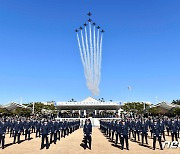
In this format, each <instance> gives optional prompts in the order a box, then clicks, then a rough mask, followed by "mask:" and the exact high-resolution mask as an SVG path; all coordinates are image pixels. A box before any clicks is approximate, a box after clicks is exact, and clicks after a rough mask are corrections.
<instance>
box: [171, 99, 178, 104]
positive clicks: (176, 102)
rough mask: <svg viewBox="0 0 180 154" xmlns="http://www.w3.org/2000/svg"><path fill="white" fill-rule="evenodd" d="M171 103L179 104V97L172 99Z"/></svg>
mask: <svg viewBox="0 0 180 154" xmlns="http://www.w3.org/2000/svg"><path fill="white" fill-rule="evenodd" d="M172 104H177V105H180V100H179V99H177V100H173V101H172Z"/></svg>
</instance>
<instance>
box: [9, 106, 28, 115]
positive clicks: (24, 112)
mask: <svg viewBox="0 0 180 154" xmlns="http://www.w3.org/2000/svg"><path fill="white" fill-rule="evenodd" d="M31 112H32V111H31V110H30V109H27V108H20V107H18V108H16V109H14V110H13V111H12V113H13V114H15V115H18V116H30V114H31Z"/></svg>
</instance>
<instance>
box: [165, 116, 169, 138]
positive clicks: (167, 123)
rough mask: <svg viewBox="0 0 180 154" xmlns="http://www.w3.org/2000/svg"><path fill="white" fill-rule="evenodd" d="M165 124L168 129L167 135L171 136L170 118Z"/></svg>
mask: <svg viewBox="0 0 180 154" xmlns="http://www.w3.org/2000/svg"><path fill="white" fill-rule="evenodd" d="M164 124H165V127H166V131H167V135H168V136H169V132H170V121H169V119H168V118H167V119H166V120H165V121H164Z"/></svg>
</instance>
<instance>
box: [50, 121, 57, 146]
mask: <svg viewBox="0 0 180 154" xmlns="http://www.w3.org/2000/svg"><path fill="white" fill-rule="evenodd" d="M52 138H53V141H54V144H56V141H57V124H56V123H55V121H54V120H53V121H52V124H51V128H50V144H51V143H52Z"/></svg>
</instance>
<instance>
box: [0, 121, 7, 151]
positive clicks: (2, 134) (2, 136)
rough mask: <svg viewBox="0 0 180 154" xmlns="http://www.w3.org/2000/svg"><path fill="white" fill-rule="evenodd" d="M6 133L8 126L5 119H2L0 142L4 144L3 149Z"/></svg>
mask: <svg viewBox="0 0 180 154" xmlns="http://www.w3.org/2000/svg"><path fill="white" fill-rule="evenodd" d="M5 134H6V126H5V122H4V120H2V121H0V144H1V145H2V146H1V147H2V149H4V142H5Z"/></svg>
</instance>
